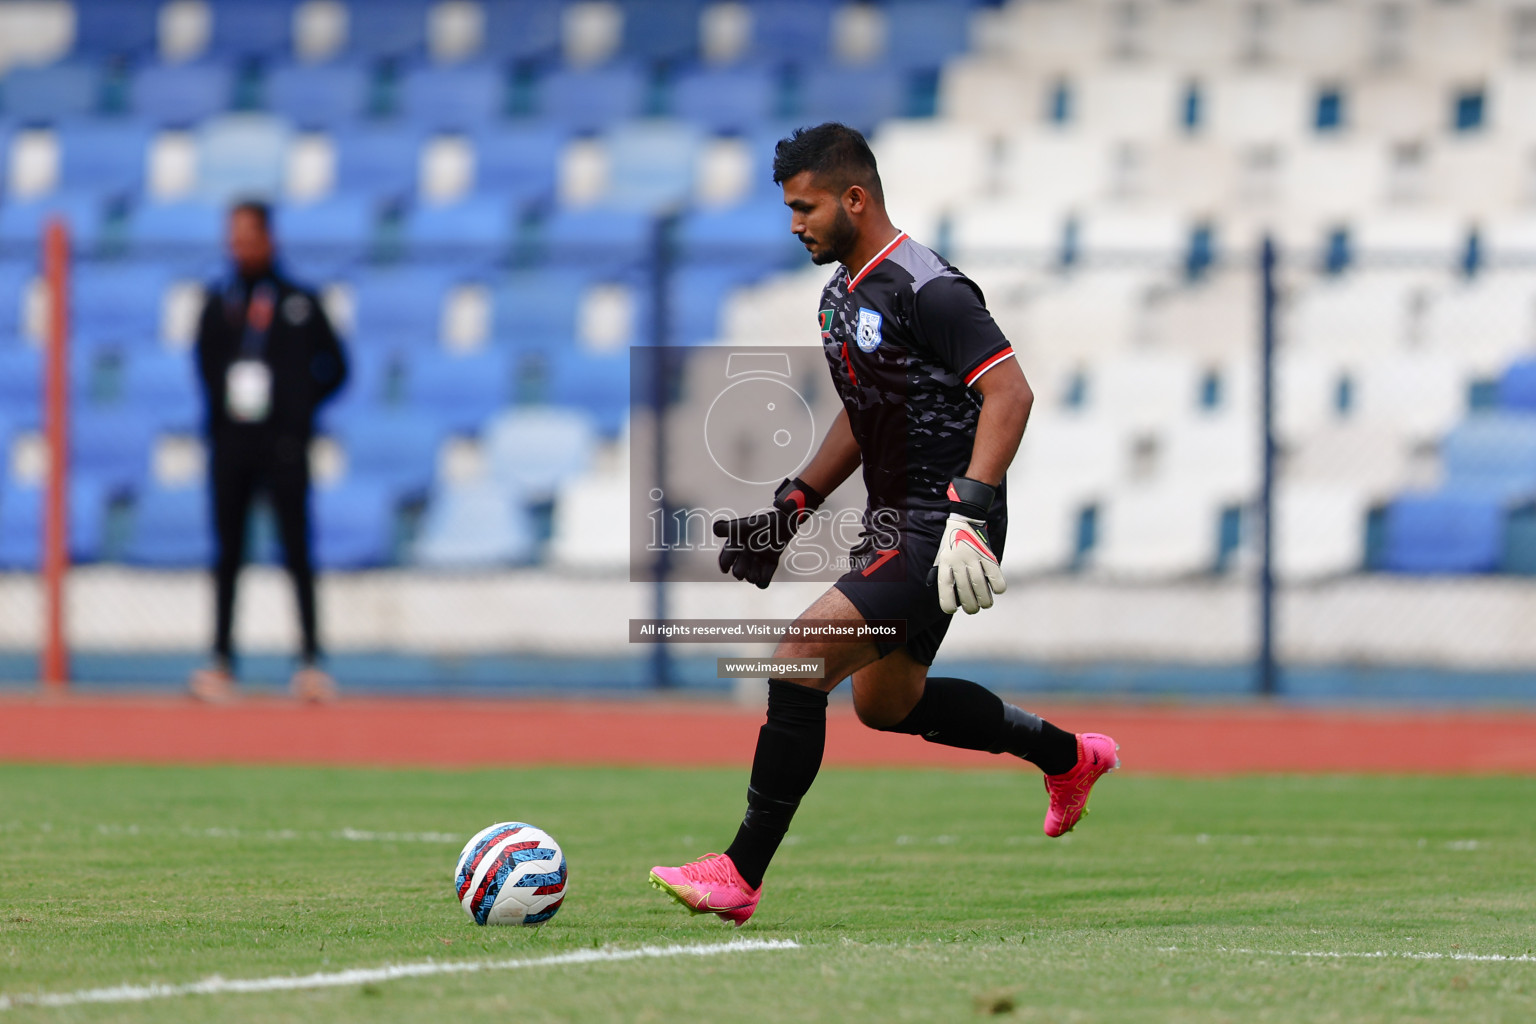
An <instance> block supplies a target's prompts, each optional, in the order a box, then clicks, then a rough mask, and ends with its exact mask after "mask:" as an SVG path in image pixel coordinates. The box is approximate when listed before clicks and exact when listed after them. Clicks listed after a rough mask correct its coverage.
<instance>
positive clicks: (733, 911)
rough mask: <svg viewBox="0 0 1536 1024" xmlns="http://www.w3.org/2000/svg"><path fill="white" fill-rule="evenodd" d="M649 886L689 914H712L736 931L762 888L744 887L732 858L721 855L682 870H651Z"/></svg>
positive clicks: (709, 856) (743, 922)
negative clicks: (683, 907) (666, 896)
mask: <svg viewBox="0 0 1536 1024" xmlns="http://www.w3.org/2000/svg"><path fill="white" fill-rule="evenodd" d="M651 884H652V885H654V886H655V887H656V888H658V889H660V890H661V891H662V892H664V893H666V894H667V895H668V896H671V897H672V898H673V899H675V900H677V902H679V903H681V904H682V905H683V906H685V907H687V908H688V911H689V913H692V914H715V915H718V916H719V917H720V919H721V920H724V921H729V922H731V923H732V924H734V925H736V926H737V927H738V928H739V927H741V926H742V925H744V924H746V923H747V918H749V917H751V916H752V911H754V910H756V909H757V901H758V900H759V899H761V898H762V895H763V890H762V888H761V887H759V888H757V889H754V888H752V887H751V886H749V885H747V883H746V880H745V879H743V878H742V877H741V873H740V872H739V871H737V870H736V865H735V864H733V863H731V858H729V857H727V856H726V855H725V854H723V853H706V854H705V855H704V856H702V857H700V858H699V859H698V860H695V861H689V862H688V863H687V864H684V865H683V866H682V867H676V868H667V867H660V866H657V867H654V868H651Z"/></svg>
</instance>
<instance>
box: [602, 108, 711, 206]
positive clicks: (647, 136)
mask: <svg viewBox="0 0 1536 1024" xmlns="http://www.w3.org/2000/svg"><path fill="white" fill-rule="evenodd" d="M607 141H608V162H609V168H610V171H609V176H610V179H611V181H612V184H611V185H610V186H609V189H608V195H607V196H606V197H604V203H605V205H607V206H610V207H618V208H622V209H630V210H651V211H661V210H666V209H671V208H676V207H679V206H681V205H682V203H683V202H684V200H686V199H687V198H688V197H689V195H690V194H691V193H692V191H693V168H694V165H695V164H696V163H697V162H698V155H699V148H700V146H701V145H702V144H703V141H704V140H703V138H702V137H701V135H700V132H699V130H698V129H697V128H695V127H693V126H692V125H689V124H687V123H686V122H681V121H639V122H632V123H629V124H623V125H619V126H617V127H615V128H614V129H613V130H612V131H610V132H609V133H608V139H607Z"/></svg>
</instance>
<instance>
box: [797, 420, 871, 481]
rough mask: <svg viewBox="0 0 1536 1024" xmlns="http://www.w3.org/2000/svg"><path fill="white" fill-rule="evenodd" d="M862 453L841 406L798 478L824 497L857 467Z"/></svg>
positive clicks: (861, 458) (861, 459)
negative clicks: (819, 445) (808, 463)
mask: <svg viewBox="0 0 1536 1024" xmlns="http://www.w3.org/2000/svg"><path fill="white" fill-rule="evenodd" d="M863 457H864V456H863V453H862V452H861V451H860V450H859V442H858V441H856V440H855V439H854V436H853V428H852V427H850V426H849V425H848V410H846V409H844V410H843V411H842V412H840V413H838V414H837V419H835V420H833V421H832V426H831V427H830V428H829V429H828V430H827V436H826V437H824V438H822V439H821V447H820V448H817V449H816V454H815V455H814V456H812V457H811V463H810V465H808V466H806V467H805V471H804V472H803V473H801V474H800V479H801V480H804V481H805V482H806V483H807V484H809V485H810V486H811V487H813V488H815V490H816V491H817V493H819V494H821V495H822V496H823V497H826V496H827V495H829V494H831V493H832V492H833V491H835V490H837V489H838V487H840V486H842V483H843V481H844V480H847V479H848V477H849V476H851V475H852V474H853V471H854V470H856V469H858V468H859V463H860V462H861V461H863Z"/></svg>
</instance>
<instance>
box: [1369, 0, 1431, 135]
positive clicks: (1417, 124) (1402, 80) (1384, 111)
mask: <svg viewBox="0 0 1536 1024" xmlns="http://www.w3.org/2000/svg"><path fill="white" fill-rule="evenodd" d="M1425 6H1426V7H1427V6H1428V5H1425ZM1346 97H1347V98H1346V101H1345V111H1346V112H1345V115H1344V116H1345V124H1346V126H1347V127H1348V128H1349V130H1350V131H1352V132H1355V133H1358V134H1363V135H1365V136H1366V137H1368V138H1375V139H1383V140H1386V141H1388V142H1399V141H1404V140H1414V139H1422V138H1425V137H1426V136H1431V135H1434V134H1436V133H1438V132H1442V131H1444V130H1445V128H1446V122H1447V118H1448V116H1449V112H1450V108H1451V105H1450V93H1449V92H1447V91H1446V90H1445V88H1444V87H1443V86H1442V85H1441V83H1439V82H1438V81H1436V80H1434V79H1430V78H1425V77H1422V76H1420V75H1417V74H1414V73H1412V72H1410V71H1406V70H1405V71H1399V72H1393V73H1388V74H1384V75H1371V76H1368V77H1365V78H1362V79H1360V80H1359V81H1358V82H1355V83H1354V84H1353V86H1352V88H1350V89H1348V90H1347V91H1346Z"/></svg>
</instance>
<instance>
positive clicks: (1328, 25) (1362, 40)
mask: <svg viewBox="0 0 1536 1024" xmlns="http://www.w3.org/2000/svg"><path fill="white" fill-rule="evenodd" d="M1273 10H1274V11H1275V12H1276V13H1277V14H1278V15H1279V17H1278V24H1277V26H1276V32H1275V37H1276V45H1275V58H1276V60H1277V61H1278V63H1279V64H1280V66H1282V67H1287V68H1295V69H1296V70H1298V71H1304V72H1307V73H1310V74H1316V75H1342V74H1353V73H1355V72H1356V71H1358V70H1359V68H1361V67H1362V66H1364V65H1365V64H1366V63H1367V62H1368V60H1369V58H1370V23H1369V22H1370V16H1371V13H1372V11H1371V8H1369V7H1367V6H1366V5H1365V4H1354V3H1318V4H1313V3H1297V4H1286V5H1285V6H1283V7H1276V8H1273Z"/></svg>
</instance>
